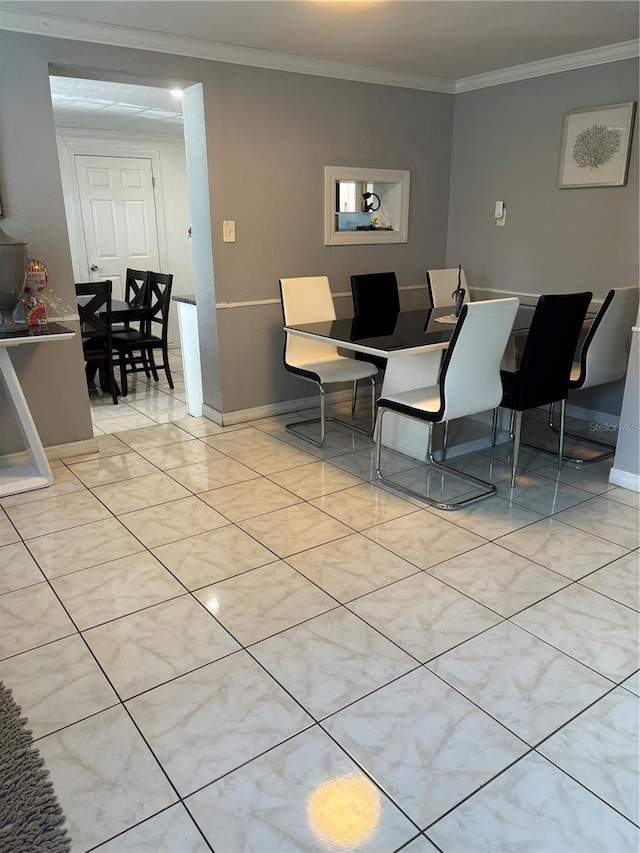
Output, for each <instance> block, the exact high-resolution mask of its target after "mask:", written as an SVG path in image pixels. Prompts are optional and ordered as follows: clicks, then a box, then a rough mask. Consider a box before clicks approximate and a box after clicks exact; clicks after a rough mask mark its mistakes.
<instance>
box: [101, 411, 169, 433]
mask: <svg viewBox="0 0 640 853" xmlns="http://www.w3.org/2000/svg"><path fill="white" fill-rule="evenodd" d="M118 408H120V407H119V406H118ZM130 408H131V407H130ZM131 411H132V412H133V414H132V415H131V416H127V417H119V418H108V419H106V420H101V421H99V424H100V429H101V430H102V432H104V433H107V434H108V435H112V434H113V433H117V434H118V437H119V438H122V437H123V436H124V434H125V432H129V431H131V432H135V431H136V430H143V429H153V428H154V427H155V425H156V422H155V421H154V420H153V419H152V418H148V417H147V416H146V415H143V414H142V413H141V412H136V410H135V409H131Z"/></svg>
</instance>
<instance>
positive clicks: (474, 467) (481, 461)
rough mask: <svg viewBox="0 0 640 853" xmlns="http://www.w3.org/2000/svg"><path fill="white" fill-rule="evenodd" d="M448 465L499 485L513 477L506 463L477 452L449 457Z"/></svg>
mask: <svg viewBox="0 0 640 853" xmlns="http://www.w3.org/2000/svg"><path fill="white" fill-rule="evenodd" d="M447 465H448V466H449V467H451V468H455V469H456V470H457V471H462V472H464V473H465V474H470V475H471V476H472V477H478V478H479V479H480V480H486V481H487V482H489V483H499V482H500V481H501V480H508V479H509V478H510V477H511V466H509V465H507V463H506V462H503V461H502V460H500V459H494V458H493V457H492V456H487V455H486V453H479V452H477V451H476V452H473V453H464V454H462V455H461V456H452V457H451V458H449V457H447Z"/></svg>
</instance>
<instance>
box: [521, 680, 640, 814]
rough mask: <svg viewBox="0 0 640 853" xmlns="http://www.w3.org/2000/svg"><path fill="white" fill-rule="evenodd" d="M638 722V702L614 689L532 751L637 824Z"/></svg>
mask: <svg viewBox="0 0 640 853" xmlns="http://www.w3.org/2000/svg"><path fill="white" fill-rule="evenodd" d="M638 720H640V700H639V699H638V697H637V696H633V695H632V694H631V693H628V692H627V691H626V690H623V689H622V688H621V687H618V688H616V689H615V690H613V691H612V692H611V693H608V694H607V695H606V696H603V698H602V699H600V700H599V701H598V702H596V703H595V705H592V706H591V707H590V708H587V710H586V711H583V713H582V714H580V716H579V717H576V719H575V720H572V721H571V722H570V723H568V724H567V725H566V726H564V728H562V729H561V730H560V731H559V732H557V733H556V734H555V735H553V736H552V737H550V738H549V740H547V741H545V742H544V743H543V744H542V745H541V746H540V747H539V749H538V751H539V752H541V753H542V754H543V755H545V756H546V757H547V758H549V759H550V760H551V761H553V762H554V764H556V765H557V766H558V767H560V768H561V769H562V770H564V771H565V772H566V773H568V774H569V775H570V776H572V777H573V778H574V779H576V780H577V781H578V782H581V783H582V784H583V785H584V786H585V787H586V788H588V789H589V790H590V791H593V793H594V794H597V795H598V796H599V797H601V798H602V799H603V800H604V801H605V802H607V803H609V805H610V806H613V807H614V808H615V809H617V810H618V811H619V812H622V814H623V815H625V816H626V817H628V818H629V820H632V821H633V822H634V823H636V824H638V823H639V822H640V787H639V779H638V776H639V773H638V766H639V756H638V736H639V734H640V732H639V730H638V729H639V727H638Z"/></svg>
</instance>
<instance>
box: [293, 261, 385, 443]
mask: <svg viewBox="0 0 640 853" xmlns="http://www.w3.org/2000/svg"><path fill="white" fill-rule="evenodd" d="M280 297H281V300H282V313H283V316H284V324H285V326H298V325H301V324H306V323H316V322H320V321H322V320H335V319H336V311H335V306H334V304H333V297H332V295H331V287H330V285H329V279H328V278H327V276H324V275H317V276H305V277H299V278H281V279H280ZM284 364H285V367H286V369H287V370H288V371H289V372H290V373H293V374H294V375H295V376H297V377H298V378H299V379H305V380H307V381H309V382H313V383H315V384H316V385H317V386H318V389H319V391H320V417H319V418H312V419H310V420H306V421H298V422H297V423H296V424H295V425H294V424H287V430H288V431H289V432H291V433H293V434H294V435H297V436H298V437H299V438H302V439H303V440H304V441H308V442H310V443H311V444H313V445H315V446H316V447H322V445H323V444H324V442H325V438H326V423H327V422H329V421H331V422H333V423H337V424H340V425H341V426H344V427H347V428H348V429H351V430H354V431H355V432H360V433H363V434H365V435H372V433H373V424H374V420H375V410H376V395H375V388H376V380H375V377H376V374H377V372H378V368H377V367H376V366H375V364H371V363H370V362H368V361H359V360H356V359H355V358H346V357H345V356H342V355H340V354H339V353H338V347H337V346H336V345H334V344H329V343H323V342H322V341H316V340H312V339H310V338H302V337H300V336H298V335H293V334H290V333H289V332H287V333H286V341H285V350H284ZM359 379H369V381H370V383H371V428H370V429H369V430H363V429H360V428H359V427H356V426H355V424H354V422H353V419H352V421H351V422H350V423H347V422H346V421H341V420H339V419H338V418H329V417H327V416H326V401H325V397H326V391H325V385H329V384H333V383H336V382H353V396H354V399H355V392H356V388H357V383H358V380H359ZM353 409H354V406H353V404H352V415H353ZM317 423H319V424H320V438H319V440H316V439H314V438H312V437H311V436H309V435H306V434H305V433H303V432H302V431H301V430H300V429H298V427H300V426H307V425H309V424H317Z"/></svg>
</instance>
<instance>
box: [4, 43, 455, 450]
mask: <svg viewBox="0 0 640 853" xmlns="http://www.w3.org/2000/svg"><path fill="white" fill-rule="evenodd" d="M0 38H1V39H2V41H1V44H0V53H1V54H2V61H3V67H2V78H1V80H2V82H1V86H2V92H3V101H4V102H3V105H2V114H3V118H4V117H6V116H13V117H14V118H13V121H11V122H8V121H6V120H3V122H2V127H1V129H0V140H1V142H0V144H1V148H0V155H1V158H2V162H1V168H2V173H3V174H4V176H5V184H6V195H7V201H8V203H9V205H10V209H11V210H12V211H14V213H13V214H12V218H11V219H8V220H7V223H6V227H7V231H8V233H11V234H15V235H16V236H20V237H22V238H24V239H27V240H29V243H30V251H31V252H32V253H33V254H36V255H39V256H40V257H41V258H42V260H44V261H45V262H46V263H47V264H48V265H49V267H50V269H51V271H52V273H53V274H54V279H55V282H54V283H55V286H56V288H59V289H60V291H63V294H64V295H65V297H66V298H67V299H68V300H70V301H72V298H73V279H72V273H71V261H70V257H69V249H68V240H67V235H66V227H65V219H64V209H63V202H62V190H61V187H60V178H59V172H58V166H57V161H56V152H55V136H54V131H53V118H52V115H51V105H50V102H49V95H48V77H47V75H48V63H49V64H51V65H52V66H53V68H54V70H55V72H56V73H61V72H62V71H65V70H66V71H67V72H69V73H75V74H79V75H81V76H86V77H90V76H102V77H104V78H105V79H112V80H129V81H131V82H138V83H142V82H144V81H145V80H146V81H147V82H148V83H149V84H152V85H167V86H170V87H172V86H174V85H176V84H177V83H182V84H189V83H202V92H203V102H204V107H203V108H204V119H205V131H206V146H207V150H206V170H207V171H208V177H209V188H210V199H209V200H210V209H211V233H210V234H202V233H198V234H196V233H195V232H194V257H195V254H196V242H197V241H203V242H202V245H201V246H200V247H199V248H198V254H199V255H200V256H201V257H204V256H205V255H206V252H207V245H212V246H213V269H214V277H215V289H214V283H213V281H212V280H211V278H210V276H206V275H205V276H204V280H203V277H200V280H198V281H197V282H196V290H197V294H198V300H199V302H201V303H202V304H203V306H204V307H205V312H204V313H205V316H204V317H202V316H200V317H199V329H200V334H201V337H202V339H203V341H204V343H203V347H204V348H205V351H206V350H207V348H210V347H211V346H213V347H215V341H216V338H217V339H218V340H219V365H218V368H219V373H220V376H219V378H218V377H216V378H215V380H214V381H211V382H205V388H204V390H205V403H207V404H209V405H212V406H213V407H214V408H217V409H222V410H224V411H225V412H231V411H237V410H241V409H245V408H251V407H255V406H260V405H264V404H266V403H271V402H279V401H284V400H287V399H293V398H297V397H302V396H307V395H308V394H309V387H308V384H307V383H302V382H301V381H300V380H296V379H293V378H292V377H291V376H290V375H289V374H287V373H286V372H285V370H284V368H283V366H282V358H281V351H282V328H281V320H280V312H279V308H278V307H277V306H276V307H275V310H274V306H273V305H267V306H265V307H261V306H256V307H251V308H237V309H225V310H224V312H223V313H224V317H222V318H220V319H219V321H218V323H217V324H216V321H215V318H214V317H213V316H212V312H211V306H212V305H213V303H214V300H215V302H245V301H252V300H261V299H275V298H277V297H278V279H279V278H280V277H281V276H294V275H312V274H327V275H329V277H330V279H331V282H332V286H333V288H334V290H336V291H342V290H345V289H348V282H349V276H350V275H351V274H352V273H359V272H372V271H376V270H382V269H394V270H395V271H396V272H397V274H398V278H399V281H400V284H401V285H412V284H414V285H415V284H419V283H422V282H423V281H424V270H425V269H426V267H427V266H429V265H431V266H440V265H441V264H443V263H444V258H445V240H446V227H447V205H448V195H449V179H450V156H451V132H452V122H453V97H452V96H450V95H443V94H437V93H430V92H418V91H411V90H408V89H395V88H391V87H385V86H377V85H371V84H361V83H354V82H349V81H340V80H332V79H325V78H319V77H312V76H307V75H298V74H287V73H283V72H275V71H266V70H261V69H255V68H247V67H243V66H237V65H230V64H224V63H216V62H209V61H204V60H195V59H189V58H186V57H178V56H170V55H167V54H155V53H151V52H143V51H135V50H129V49H124V48H114V47H109V46H103V45H95V44H86V43H82V42H74V41H65V40H61V39H48V38H44V37H40V36H29V35H23V34H17V33H10V32H2V33H0ZM188 133H189V132H188V129H187V146H188V147H189V145H190V141H189V136H188ZM200 144H203V143H202V141H201V142H200ZM25 150H26V153H28V155H29V156H28V158H27V157H25ZM190 159H191V155H190ZM326 165H352V166H365V167H373V168H394V169H409V170H410V171H411V209H410V231H409V242H408V243H407V244H400V245H393V246H346V247H342V246H332V247H326V246H324V239H323V234H324V229H323V207H324V183H323V181H324V171H323V170H324V166H326ZM42 172H44V173H45V175H44V178H43V176H42V174H41V173H42ZM199 204H200V207H202V200H200V202H199ZM223 219H235V220H236V233H237V242H236V243H234V244H225V243H223V242H222V220H223ZM49 237H50V238H51V239H48V238H49ZM201 269H202V268H201ZM219 313H220V312H219ZM61 346H62V345H61ZM68 351H69V353H70V356H69V358H71V360H72V362H73V366H72V367H70V366H69V365H67V369H65V370H60V369H57V368H56V369H49V359H48V358H46V359H45V358H42V357H41V358H40V361H41V362H42V363H41V367H40V370H39V373H37V374H36V375H35V378H34V382H33V383H32V384H29V383H25V385H26V387H27V396H28V398H29V400H30V402H32V403H33V402H35V400H36V397H37V396H38V395H40V398H41V403H42V407H43V409H44V410H46V411H49V410H50V409H52V408H53V406H54V405H55V404H56V401H57V400H58V399H59V395H60V394H61V393H62V391H63V389H66V390H65V394H67V395H68V396H69V397H70V398H72V402H71V403H70V404H69V407H68V411H67V412H63V411H60V409H57V411H56V414H55V416H54V415H51V419H49V418H48V417H47V418H43V417H41V416H38V417H37V418H36V420H37V422H38V427H39V428H40V430H41V434H42V436H43V441H44V443H45V445H47V444H52V443H56V442H58V441H62V440H72V438H73V437H74V436H75V437H86V436H88V435H89V434H90V429H89V420H88V412H87V396H86V392H85V390H84V387H81V386H82V371H81V361H80V352H79V349H78V344H77V342H75V343H74V345H73V346H69V347H68ZM211 360H212V361H213V358H212V359H211ZM211 366H213V368H214V370H215V369H216V366H215V365H211V364H209V365H206V366H205V371H206V370H207V369H209V368H210V367H211ZM71 376H72V377H73V378H72V379H70V377H71ZM72 423H73V426H72Z"/></svg>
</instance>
